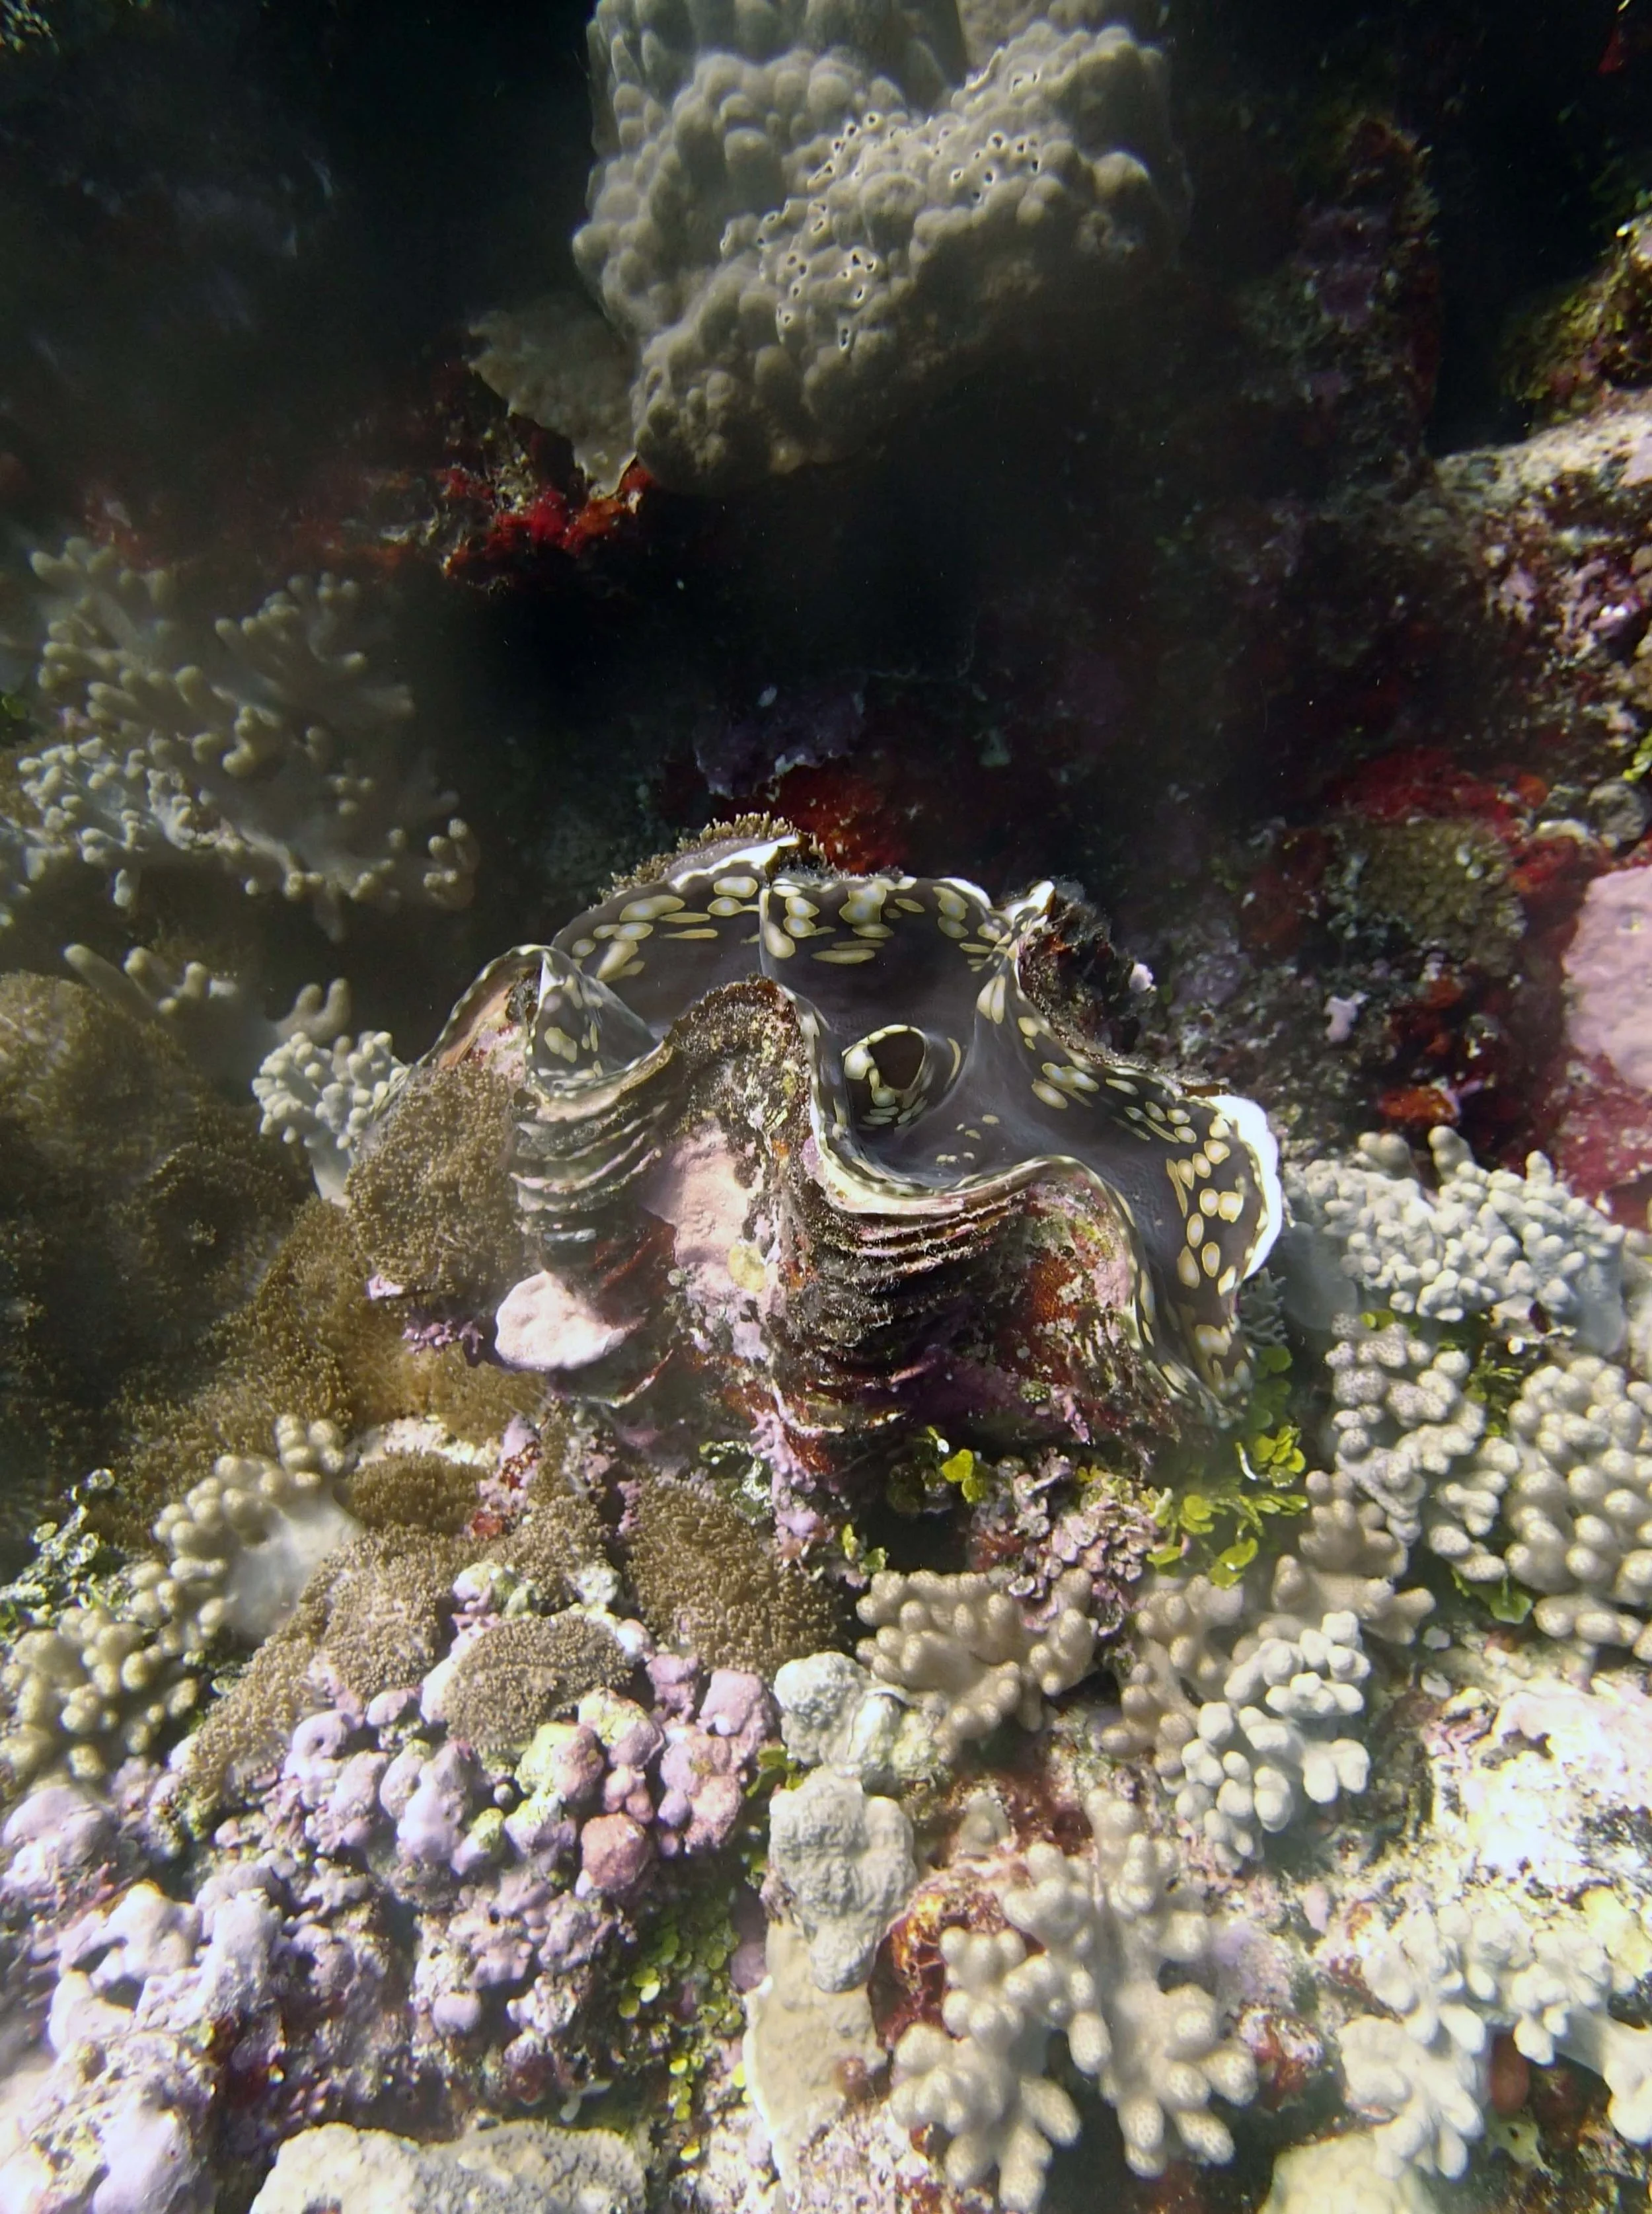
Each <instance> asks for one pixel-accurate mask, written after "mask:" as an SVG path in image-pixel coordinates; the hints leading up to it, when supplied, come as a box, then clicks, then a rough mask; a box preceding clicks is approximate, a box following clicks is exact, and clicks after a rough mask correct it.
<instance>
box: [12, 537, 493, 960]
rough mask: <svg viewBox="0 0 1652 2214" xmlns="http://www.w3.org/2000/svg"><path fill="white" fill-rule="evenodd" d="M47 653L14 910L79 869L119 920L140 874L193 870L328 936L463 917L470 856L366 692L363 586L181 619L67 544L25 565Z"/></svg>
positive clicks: (388, 694) (80, 543)
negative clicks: (415, 913) (407, 906)
mask: <svg viewBox="0 0 1652 2214" xmlns="http://www.w3.org/2000/svg"><path fill="white" fill-rule="evenodd" d="M34 569H35V572H36V574H37V575H38V576H39V578H40V582H41V584H43V585H44V586H45V588H46V594H47V600H46V645H45V648H44V651H43V653H42V655H41V659H40V667H39V670H38V674H37V683H38V688H39V691H40V699H41V701H42V704H43V706H44V707H45V708H46V710H47V711H48V712H49V713H51V714H52V716H53V717H54V718H55V719H56V722H57V725H58V735H57V736H56V737H54V738H53V739H52V743H50V744H48V745H46V746H44V747H43V748H41V749H40V751H39V752H37V753H29V754H25V755H21V756H20V757H19V759H18V761H17V764H16V776H17V786H18V791H19V793H20V795H21V800H22V802H23V804H24V809H25V811H24V812H23V813H21V814H20V815H19V816H16V817H15V820H14V822H13V823H12V824H11V826H10V827H11V829H12V833H13V837H14V839H15V841H16V842H17V844H18V845H20V847H21V868H20V869H19V870H18V871H17V872H16V873H15V875H14V876H13V877H12V878H11V880H10V881H9V882H8V883H7V884H5V885H4V886H3V887H0V892H3V896H4V897H5V898H6V899H7V900H8V901H15V900H16V899H19V898H21V897H22V896H25V895H26V894H27V893H28V892H29V891H30V890H33V889H34V888H35V887H36V886H38V885H39V884H41V883H42V882H44V881H45V880H46V878H49V877H50V876H51V875H52V873H53V872H55V871H57V870H58V869H60V868H62V867H63V866H64V865H67V864H70V863H74V862H80V863H82V864H84V865H87V866H89V867H91V868H95V869H97V870H100V871H101V872H104V873H105V874H106V875H107V878H108V879H109V884H110V890H111V896H113V899H114V901H115V902H116V904H117V906H119V907H123V908H131V907H132V906H133V905H134V903H135V902H136V900H137V897H138V885H139V883H140V880H141V878H142V877H143V875H144V872H145V871H149V870H165V869H176V868H192V867H193V868H205V869H210V870H214V871H219V872H226V873H228V874H229V876H231V877H233V878H235V880H236V882H237V883H238V884H240V885H241V887H242V890H246V891H251V892H257V891H279V892H280V893H281V894H282V896H284V897H285V898H286V899H289V900H292V901H295V902H304V903H306V904H307V905H308V906H309V908H311V910H312V911H313V913H314V914H315V918H316V920H318V921H319V922H320V923H321V926H322V927H323V928H324V929H326V930H327V933H328V934H329V935H330V936H332V937H334V938H338V937H341V936H342V935H343V932H344V920H345V913H346V908H347V907H348V906H349V905H351V904H352V903H353V904H359V905H363V906H369V907H378V908H395V907H396V906H398V905H400V904H401V902H404V901H407V902H413V903H414V904H422V905H426V906H431V907H435V908H456V907H462V906H463V905H464V904H465V903H466V902H467V901H468V899H469V897H470V896H471V889H472V883H473V879H474V875H475V870H476V858H477V857H476V849H475V846H474V841H473V840H472V838H471V836H470V833H469V831H468V829H466V827H465V825H464V824H463V823H462V822H461V821H460V820H459V818H458V817H457V816H452V818H451V819H450V821H449V822H448V823H446V826H445V828H444V829H441V830H439V831H436V832H432V833H431V834H430V835H429V836H428V837H427V838H426V839H425V842H424V845H423V847H422V850H421V849H419V848H418V847H415V846H414V845H413V842H412V841H413V836H414V835H415V834H416V833H419V831H421V829H422V827H423V826H424V825H425V823H428V822H429V820H430V819H431V816H444V815H448V814H449V813H450V810H451V808H452V806H453V804H454V802H453V796H452V794H451V793H444V792H440V791H439V790H438V789H437V786H436V785H435V783H434V781H433V780H432V779H431V775H430V774H429V771H428V768H426V767H425V766H424V765H423V764H421V763H419V762H418V761H403V760H401V759H400V758H399V755H401V750H402V749H401V737H400V733H401V729H402V726H403V725H405V724H406V723H407V720H408V719H409V718H410V717H411V715H412V713H413V700H412V698H411V696H410V694H408V692H407V688H406V687H405V686H404V685H401V684H399V683H395V682H385V681H383V680H382V679H381V678H379V677H377V676H376V675H375V674H374V671H373V670H372V667H371V664H370V658H369V655H368V653H367V651H366V650H365V647H364V645H363V643H362V636H363V633H362V627H361V622H360V616H359V601H360V588H359V586H358V585H356V584H352V583H349V582H347V581H340V579H339V578H333V577H330V576H324V577H321V578H319V579H311V578H293V579H292V580H291V582H290V584H288V586H287V588H286V590H285V591H280V592H276V593H273V594H272V595H271V596H270V597H269V598H268V599H267V600H266V602H264V604H263V606H262V607H261V608H260V609H259V610H258V612H257V613H256V614H255V615H248V616H246V617H244V618H242V620H241V621H231V620H230V619H229V617H227V616H225V617H223V618H221V619H220V620H219V621H218V622H217V624H216V626H213V627H207V628H202V627H196V626H193V625H190V624H188V623H187V622H186V621H183V620H182V619H181V618H180V616H179V615H178V614H177V613H176V612H175V609H176V603H177V584H176V579H175V578H174V577H173V576H172V575H171V574H170V573H169V572H167V571H164V570H159V569H156V570H150V571H148V572H142V573H139V572H135V571H133V570H131V569H129V568H127V567H126V566H125V565H124V563H123V562H122V561H121V560H120V557H119V554H117V553H116V552H115V550H114V549H113V547H107V546H105V547H95V546H94V545H92V543H91V542H90V541H89V540H86V539H70V541H68V542H67V544H66V545H65V546H64V549H63V551H62V553H61V554H36V555H35V556H34Z"/></svg>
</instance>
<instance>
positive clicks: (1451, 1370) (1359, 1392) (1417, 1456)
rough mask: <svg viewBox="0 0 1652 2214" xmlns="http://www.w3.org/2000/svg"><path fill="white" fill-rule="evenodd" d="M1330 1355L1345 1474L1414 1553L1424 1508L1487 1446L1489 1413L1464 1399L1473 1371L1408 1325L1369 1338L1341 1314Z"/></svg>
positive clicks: (1458, 1354)
mask: <svg viewBox="0 0 1652 2214" xmlns="http://www.w3.org/2000/svg"><path fill="white" fill-rule="evenodd" d="M1333 1327H1334V1328H1335V1329H1336V1330H1337V1343H1336V1344H1335V1345H1334V1346H1333V1347H1332V1348H1331V1351H1330V1353H1329V1354H1328V1355H1326V1361H1325V1365H1326V1367H1328V1368H1329V1369H1330V1370H1331V1391H1332V1395H1333V1397H1334V1398H1335V1400H1336V1403H1337V1412H1336V1414H1335V1415H1334V1416H1333V1417H1332V1422H1333V1425H1334V1428H1335V1430H1336V1436H1337V1468H1338V1470H1339V1471H1342V1472H1343V1473H1344V1474H1346V1475H1348V1476H1349V1477H1352V1478H1353V1480H1354V1481H1355V1483H1357V1484H1358V1485H1359V1487H1360V1489H1361V1490H1362V1491H1363V1492H1365V1493H1366V1494H1367V1496H1368V1497H1370V1498H1371V1499H1374V1501H1376V1502H1377V1504H1378V1506H1379V1507H1380V1508H1381V1509H1382V1511H1383V1513H1384V1514H1385V1515H1386V1518H1387V1520H1388V1522H1389V1524H1390V1526H1392V1529H1393V1530H1394V1531H1395V1532H1396V1533H1397V1534H1398V1535H1399V1536H1400V1537H1402V1538H1404V1539H1405V1540H1406V1542H1407V1543H1408V1544H1409V1543H1410V1540H1411V1539H1412V1538H1415V1537H1416V1534H1417V1532H1418V1530H1419V1528H1420V1527H1421V1514H1420V1508H1421V1503H1422V1501H1423V1499H1424V1498H1425V1497H1426V1495H1427V1494H1428V1492H1429V1488H1430V1486H1431V1485H1433V1484H1436V1483H1442V1482H1443V1481H1444V1479H1445V1478H1446V1477H1448V1476H1449V1475H1450V1474H1451V1472H1452V1471H1453V1469H1454V1468H1455V1467H1456V1465H1458V1463H1459V1461H1462V1460H1465V1459H1467V1457H1468V1456H1469V1454H1471V1453H1472V1452H1473V1451H1474V1448H1475V1446H1477V1445H1478V1443H1479V1440H1480V1436H1481V1433H1482V1432H1483V1431H1484V1428H1485V1410H1484V1407H1482V1406H1481V1405H1480V1404H1478V1402H1477V1401H1476V1400H1473V1399H1471V1398H1469V1397H1468V1395H1467V1393H1466V1392H1465V1390H1464V1386H1465V1384H1466V1383H1467V1382H1468V1379H1469V1374H1470V1372H1471V1370H1472V1367H1473V1365H1474V1364H1473V1362H1472V1359H1471V1358H1470V1356H1469V1355H1468V1354H1467V1353H1465V1351H1464V1350H1463V1349H1462V1348H1461V1347H1460V1346H1445V1347H1441V1346H1438V1345H1436V1344H1435V1343H1434V1342H1432V1341H1431V1340H1430V1338H1429V1337H1428V1336H1424V1335H1423V1334H1422V1333H1420V1332H1419V1331H1417V1330H1408V1329H1407V1328H1406V1326H1405V1325H1404V1323H1398V1322H1394V1323H1390V1324H1387V1325H1386V1328H1384V1329H1381V1330H1366V1329H1365V1328H1364V1326H1363V1324H1362V1323H1361V1318H1359V1316H1357V1315H1339V1316H1338V1317H1337V1318H1336V1321H1335V1324H1334V1325H1333Z"/></svg>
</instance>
